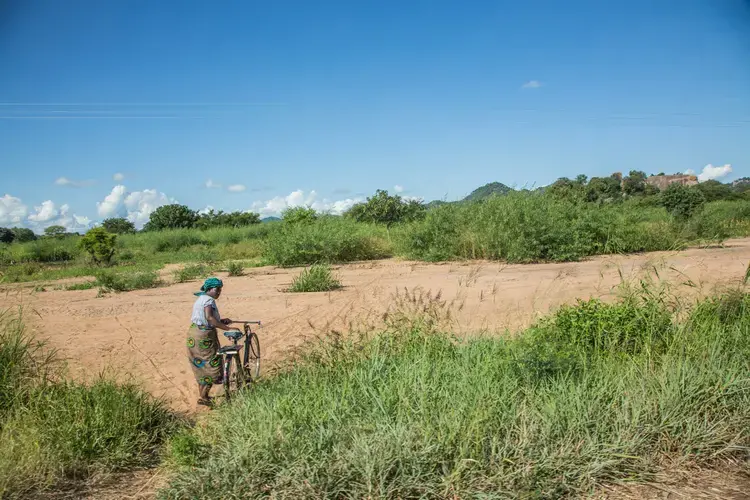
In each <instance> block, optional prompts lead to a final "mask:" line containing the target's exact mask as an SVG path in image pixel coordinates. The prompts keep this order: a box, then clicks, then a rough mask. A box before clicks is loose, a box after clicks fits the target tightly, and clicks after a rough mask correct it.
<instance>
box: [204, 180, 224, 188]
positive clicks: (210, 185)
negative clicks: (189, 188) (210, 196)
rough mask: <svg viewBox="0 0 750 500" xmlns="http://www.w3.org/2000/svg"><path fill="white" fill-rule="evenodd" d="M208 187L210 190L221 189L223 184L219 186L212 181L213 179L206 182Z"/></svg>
mask: <svg viewBox="0 0 750 500" xmlns="http://www.w3.org/2000/svg"><path fill="white" fill-rule="evenodd" d="M206 187H207V188H208V189H221V184H217V183H215V182H214V181H212V180H211V179H208V180H207V181H206Z"/></svg>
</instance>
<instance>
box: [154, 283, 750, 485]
mask: <svg viewBox="0 0 750 500" xmlns="http://www.w3.org/2000/svg"><path fill="white" fill-rule="evenodd" d="M727 300H731V301H732V303H731V304H732V305H727V304H728V302H727ZM668 304H669V301H665V300H661V299H660V298H659V296H658V295H655V294H649V293H645V294H641V295H640V296H634V297H630V298H629V299H628V300H626V301H624V302H622V303H618V304H611V305H608V304H602V303H599V302H596V301H593V302H583V303H580V304H579V305H577V306H572V307H568V308H565V309H563V310H561V311H560V312H559V313H558V314H556V315H554V316H553V317H551V318H550V319H548V320H545V321H543V322H541V323H540V324H538V325H536V326H535V327H534V328H532V329H531V330H530V331H528V332H527V333H525V334H523V335H521V336H520V337H519V338H516V339H502V338H478V339H473V340H466V341H458V340H457V339H454V338H452V337H451V336H450V335H447V334H443V333H440V331H436V330H435V329H434V328H430V327H429V325H431V324H435V323H433V322H431V321H424V320H422V319H419V318H417V319H416V320H414V319H413V320H411V321H400V322H399V323H393V322H391V323H390V324H391V328H389V329H388V330H387V331H385V332H383V333H381V334H379V335H376V336H371V337H363V338H362V339H360V340H351V339H350V340H342V339H335V341H330V342H326V343H324V344H321V345H319V346H317V347H316V348H314V349H313V350H312V351H306V353H305V355H304V356H302V357H301V358H300V360H299V361H298V362H297V363H296V364H295V365H293V366H292V367H290V369H289V370H288V371H286V372H284V373H282V374H280V375H278V376H276V377H275V378H272V379H270V380H266V381H265V382H261V383H259V384H258V386H257V387H256V388H255V390H254V391H252V393H250V394H248V395H247V396H246V397H244V398H242V399H238V401H237V402H236V403H235V404H232V405H231V406H229V407H226V408H225V409H223V410H220V411H219V412H218V415H217V417H216V419H215V420H212V421H210V422H208V423H207V426H206V427H205V428H202V429H199V430H196V431H195V432H194V433H193V434H191V435H190V436H189V437H186V436H182V438H181V439H182V442H181V446H180V447H179V448H173V455H177V456H175V457H174V462H175V463H182V464H184V465H183V468H181V469H180V468H178V472H177V474H176V476H175V477H174V478H173V480H172V482H171V484H170V485H169V486H168V487H167V488H166V489H165V490H164V491H163V493H162V494H163V496H164V497H166V498H215V497H216V496H220V497H230V496H241V497H243V498H259V497H264V496H269V495H270V496H272V497H279V498H289V497H299V498H414V497H420V498H448V497H454V496H456V497H459V498H479V497H481V498H508V497H513V498H516V497H524V498H560V497H568V496H573V495H578V494H581V493H586V492H590V491H592V490H593V489H594V488H595V487H596V486H597V485H599V484H601V483H603V482H609V481H618V480H636V481H639V480H647V479H649V478H650V477H651V476H652V474H653V473H654V472H656V471H657V470H659V469H660V468H661V467H662V466H663V465H664V463H666V462H669V463H671V464H672V466H673V467H680V466H687V465H688V464H696V463H697V464H712V463H716V462H717V461H721V460H722V459H729V458H732V457H742V456H746V454H747V452H748V450H749V447H750V378H748V368H750V367H749V366H748V361H747V360H748V359H750V358H748V355H750V335H748V333H749V332H750V315H747V314H745V313H746V311H747V309H746V308H747V307H748V305H750V299H749V298H748V295H747V294H745V293H744V292H738V293H736V294H734V295H732V298H731V299H727V297H717V298H714V299H711V300H709V301H706V302H703V303H701V304H699V305H698V306H697V307H696V308H695V310H694V312H693V313H692V314H690V315H689V316H688V317H687V319H684V320H683V321H677V320H676V316H675V310H674V309H673V308H671V307H670V306H669V305H668ZM737 304H742V306H741V308H738V306H737ZM722 310H726V311H729V312H727V313H726V314H725V315H722V314H721V313H720V312H719V311H722ZM719 318H723V319H719ZM399 324H400V325H401V327H398V325H399ZM188 445H189V446H188ZM238 470H241V471H242V473H241V474H238V473H237V471H238Z"/></svg>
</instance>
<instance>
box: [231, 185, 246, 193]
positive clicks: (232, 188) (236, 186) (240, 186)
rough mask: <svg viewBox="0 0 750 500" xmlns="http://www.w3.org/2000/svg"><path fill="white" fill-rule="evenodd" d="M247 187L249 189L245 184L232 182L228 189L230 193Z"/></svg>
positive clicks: (238, 191)
mask: <svg viewBox="0 0 750 500" xmlns="http://www.w3.org/2000/svg"><path fill="white" fill-rule="evenodd" d="M245 189H247V188H246V187H245V186H244V185H243V184H232V185H231V186H227V191H229V192H230V193H241V192H243V191H244V190H245Z"/></svg>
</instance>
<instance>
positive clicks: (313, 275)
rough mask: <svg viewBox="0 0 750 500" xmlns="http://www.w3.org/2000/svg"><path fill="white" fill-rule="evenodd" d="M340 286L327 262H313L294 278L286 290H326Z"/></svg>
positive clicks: (295, 291) (297, 291) (296, 291)
mask: <svg viewBox="0 0 750 500" xmlns="http://www.w3.org/2000/svg"><path fill="white" fill-rule="evenodd" d="M339 288H341V282H340V281H339V280H338V279H337V278H336V277H335V276H334V275H333V272H332V271H331V266H329V265H328V264H313V265H312V266H310V267H309V268H308V269H305V270H303V271H302V272H301V273H300V274H299V276H297V277H296V278H294V280H293V281H292V286H290V287H289V289H288V290H287V291H288V292H294V293H299V292H328V291H330V290H337V289H339Z"/></svg>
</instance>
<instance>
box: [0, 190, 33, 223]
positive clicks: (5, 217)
mask: <svg viewBox="0 0 750 500" xmlns="http://www.w3.org/2000/svg"><path fill="white" fill-rule="evenodd" d="M28 213H29V209H28V207H27V206H26V205H24V204H23V203H22V202H21V199H20V198H16V197H15V196H11V195H9V194H6V195H5V196H3V197H2V198H0V226H18V225H22V224H23V222H24V220H25V219H26V216H27V215H28Z"/></svg>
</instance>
